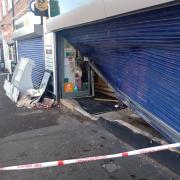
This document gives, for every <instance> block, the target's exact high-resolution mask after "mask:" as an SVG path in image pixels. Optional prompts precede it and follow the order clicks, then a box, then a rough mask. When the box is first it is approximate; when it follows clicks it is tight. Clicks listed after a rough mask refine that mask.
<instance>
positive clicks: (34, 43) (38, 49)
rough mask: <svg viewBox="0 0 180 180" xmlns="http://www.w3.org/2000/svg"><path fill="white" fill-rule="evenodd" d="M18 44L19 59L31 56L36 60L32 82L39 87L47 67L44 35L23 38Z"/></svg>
mask: <svg viewBox="0 0 180 180" xmlns="http://www.w3.org/2000/svg"><path fill="white" fill-rule="evenodd" d="M17 44H18V56H19V59H21V58H29V59H31V60H33V61H34V63H35V67H34V68H33V70H32V82H33V84H34V86H35V87H39V85H40V83H41V80H42V77H43V74H44V69H45V62H44V48H43V39H42V37H36V38H32V39H26V40H21V41H18V43H17Z"/></svg>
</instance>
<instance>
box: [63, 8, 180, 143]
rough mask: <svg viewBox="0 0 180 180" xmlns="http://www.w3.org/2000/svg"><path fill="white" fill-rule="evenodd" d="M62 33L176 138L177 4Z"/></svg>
mask: <svg viewBox="0 0 180 180" xmlns="http://www.w3.org/2000/svg"><path fill="white" fill-rule="evenodd" d="M63 36H64V37H65V38H67V39H68V41H69V42H71V43H72V44H73V45H74V46H75V47H76V48H78V49H79V50H80V52H81V53H82V54H83V55H84V56H87V57H89V58H90V59H91V60H93V61H94V62H95V64H96V65H97V66H98V67H99V69H100V70H101V72H102V73H103V74H104V76H105V77H106V78H107V79H108V80H109V82H110V83H111V84H112V86H114V87H115V88H116V89H117V90H118V91H120V92H123V93H125V95H126V96H128V97H129V98H130V99H132V100H133V101H135V102H136V103H137V104H138V105H140V107H142V108H143V109H145V110H146V111H147V112H150V113H151V114H152V115H153V116H155V117H157V118H158V119H160V120H161V122H163V123H165V124H166V125H167V126H168V127H170V128H169V129H170V131H169V132H172V131H173V132H176V134H177V136H176V137H177V138H178V139H179V140H180V5H176V6H174V7H167V8H163V9H158V10H153V11H150V12H144V13H139V14H134V15H129V16H126V17H119V18H117V17H116V18H115V19H112V20H107V21H104V22H101V23H96V24H90V25H84V26H83V27H77V28H73V29H69V30H65V31H64V32H63ZM155 121H156V120H155V119H153V120H152V122H151V123H152V124H153V125H155V124H156V122H155ZM155 126H156V128H157V129H158V130H160V131H161V132H162V133H163V134H165V135H166V136H167V137H169V138H171V139H173V137H172V135H170V134H169V132H168V131H167V130H166V129H165V128H164V127H163V126H160V125H155ZM170 136H171V137H170ZM176 140H177V139H176Z"/></svg>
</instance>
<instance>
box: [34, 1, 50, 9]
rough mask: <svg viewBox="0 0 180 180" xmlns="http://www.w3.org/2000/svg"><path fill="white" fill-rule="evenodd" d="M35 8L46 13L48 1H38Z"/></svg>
mask: <svg viewBox="0 0 180 180" xmlns="http://www.w3.org/2000/svg"><path fill="white" fill-rule="evenodd" d="M35 7H36V8H37V9H38V10H39V11H46V10H48V1H47V0H36V1H35Z"/></svg>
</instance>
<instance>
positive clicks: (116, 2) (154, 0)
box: [104, 0, 174, 17]
mask: <svg viewBox="0 0 180 180" xmlns="http://www.w3.org/2000/svg"><path fill="white" fill-rule="evenodd" d="M171 1H174V0H133V1H132V0H131V1H128V0H104V2H105V9H106V15H107V17H110V16H115V15H118V14H123V13H127V12H131V11H136V10H140V9H143V8H148V7H152V6H156V5H160V4H164V3H168V2H171Z"/></svg>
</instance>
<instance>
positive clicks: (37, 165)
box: [0, 143, 180, 171]
mask: <svg viewBox="0 0 180 180" xmlns="http://www.w3.org/2000/svg"><path fill="white" fill-rule="evenodd" d="M177 147H180V143H175V144H167V145H162V146H156V147H150V148H144V149H139V150H134V151H129V152H123V153H118V154H112V155H103V156H94V157H86V158H80V159H70V160H59V161H52V162H43V163H34V164H25V165H18V166H9V167H2V168H0V171H12V170H25V169H40V168H47V167H55V166H65V165H70V164H79V163H86V162H90V161H98V160H104V159H113V158H120V157H128V156H134V155H139V154H147V153H152V152H157V151H163V150H167V149H171V148H177Z"/></svg>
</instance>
